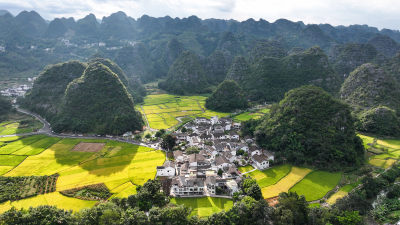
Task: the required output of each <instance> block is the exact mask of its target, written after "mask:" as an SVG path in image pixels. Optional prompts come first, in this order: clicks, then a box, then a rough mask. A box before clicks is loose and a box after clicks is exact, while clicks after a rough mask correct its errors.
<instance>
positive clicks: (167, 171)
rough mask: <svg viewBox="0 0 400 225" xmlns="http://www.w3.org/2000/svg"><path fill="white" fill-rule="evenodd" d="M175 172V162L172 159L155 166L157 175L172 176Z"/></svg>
mask: <svg viewBox="0 0 400 225" xmlns="http://www.w3.org/2000/svg"><path fill="white" fill-rule="evenodd" d="M175 174H176V170H175V163H174V162H172V161H165V162H164V164H163V165H162V166H157V175H156V176H157V177H173V176H175Z"/></svg>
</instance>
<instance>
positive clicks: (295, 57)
mask: <svg viewBox="0 0 400 225" xmlns="http://www.w3.org/2000/svg"><path fill="white" fill-rule="evenodd" d="M310 83H312V84H314V85H317V86H320V87H323V88H324V89H325V90H328V91H332V92H333V91H335V90H336V89H338V88H339V83H338V78H337V77H336V75H335V74H334V71H333V69H332V68H331V66H330V65H329V61H328V57H327V56H326V55H325V53H324V52H323V51H322V50H321V49H320V48H317V47H313V48H311V49H308V50H306V51H304V52H300V53H294V54H292V55H289V56H286V57H284V58H273V57H264V58H261V59H259V60H258V61H257V63H255V64H254V65H253V66H252V70H251V74H250V75H249V76H247V78H246V80H245V81H244V82H243V85H242V87H243V90H244V91H245V93H246V94H247V95H248V96H249V97H250V99H251V100H254V101H260V102H274V101H278V100H279V99H281V98H282V97H283V95H284V93H285V92H287V91H289V90H290V89H292V88H296V87H299V86H301V85H306V84H310Z"/></svg>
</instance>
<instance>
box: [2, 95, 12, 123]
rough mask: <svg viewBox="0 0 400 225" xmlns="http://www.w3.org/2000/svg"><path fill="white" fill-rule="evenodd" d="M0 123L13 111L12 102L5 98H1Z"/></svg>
mask: <svg viewBox="0 0 400 225" xmlns="http://www.w3.org/2000/svg"><path fill="white" fill-rule="evenodd" d="M0 106H1V107H0V122H1V121H3V119H4V117H5V116H6V115H7V114H8V113H9V112H10V111H11V108H12V107H11V102H10V101H8V100H7V99H6V98H4V97H3V96H0Z"/></svg>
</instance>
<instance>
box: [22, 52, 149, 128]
mask: <svg viewBox="0 0 400 225" xmlns="http://www.w3.org/2000/svg"><path fill="white" fill-rule="evenodd" d="M135 85H138V84H133V85H131V84H130V82H129V81H128V80H127V78H126V75H125V74H124V72H123V71H122V70H121V68H119V67H118V66H117V65H116V64H115V63H114V62H112V61H110V60H108V59H101V58H96V59H92V60H91V61H90V62H88V63H81V62H78V61H69V62H65V63H61V64H56V65H51V66H48V67H47V68H46V69H45V70H44V71H43V72H42V73H41V74H40V75H39V77H38V79H37V80H36V81H35V83H34V85H33V88H32V89H31V90H30V91H29V92H28V93H27V94H26V96H25V98H22V99H20V100H19V102H20V104H21V105H22V106H23V107H25V108H27V109H30V110H32V111H33V112H36V113H38V114H40V115H42V116H43V117H45V118H46V119H47V120H48V121H49V122H50V123H51V124H52V126H53V129H54V130H55V131H57V132H64V131H69V132H81V133H97V134H122V133H124V132H127V131H134V130H141V129H142V124H143V121H142V118H141V115H140V113H139V112H136V111H135V110H134V100H133V98H132V95H133V96H135V98H136V99H140V100H141V99H142V96H141V95H140V93H142V94H144V93H143V91H141V89H142V87H135ZM140 91H141V92H140ZM131 93H132V95H131Z"/></svg>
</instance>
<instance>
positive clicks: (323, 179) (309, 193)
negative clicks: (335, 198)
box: [289, 171, 342, 201]
mask: <svg viewBox="0 0 400 225" xmlns="http://www.w3.org/2000/svg"><path fill="white" fill-rule="evenodd" d="M341 177H342V174H341V173H330V172H326V171H313V172H311V173H309V174H308V175H307V176H306V177H304V179H302V180H301V181H300V182H299V183H297V184H296V185H295V186H293V187H292V188H291V189H289V191H291V192H297V194H299V195H304V197H305V198H306V200H307V201H315V200H318V199H321V198H323V197H324V196H325V195H326V194H327V193H328V192H329V191H330V190H332V189H334V188H335V187H336V185H337V184H338V183H339V181H340V179H341Z"/></svg>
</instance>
